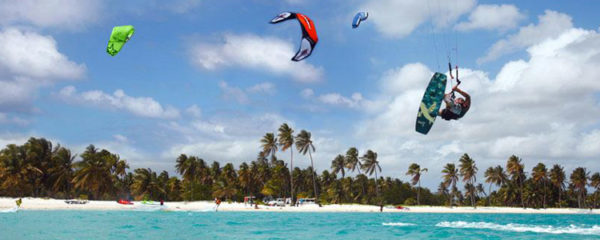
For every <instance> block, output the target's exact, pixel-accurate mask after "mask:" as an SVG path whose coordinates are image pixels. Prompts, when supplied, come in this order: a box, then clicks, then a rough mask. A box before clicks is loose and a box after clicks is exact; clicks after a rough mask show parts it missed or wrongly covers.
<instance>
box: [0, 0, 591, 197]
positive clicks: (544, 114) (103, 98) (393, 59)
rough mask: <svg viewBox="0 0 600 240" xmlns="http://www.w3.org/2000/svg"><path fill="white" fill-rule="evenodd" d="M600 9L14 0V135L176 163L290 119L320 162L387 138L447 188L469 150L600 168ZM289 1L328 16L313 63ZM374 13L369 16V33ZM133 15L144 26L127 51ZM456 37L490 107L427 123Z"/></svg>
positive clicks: (486, 160) (5, 48)
mask: <svg viewBox="0 0 600 240" xmlns="http://www.w3.org/2000/svg"><path fill="white" fill-rule="evenodd" d="M594 9H595V10H600V4H599V3H597V2H596V1H592V0H587V1H578V3H577V4H572V3H569V2H565V1H544V2H543V4H542V3H540V2H537V1H475V0H453V1H441V0H365V1H348V0H345V1H341V0H331V1H325V2H324V1H314V0H285V1H284V0H282V1H273V0H270V1H267V0H252V1H241V0H240V1H237V0H236V1H212V0H178V1H172V2H169V3H168V4H167V3H164V1H141V0H140V1H127V2H126V3H121V2H119V1H98V0H85V1H74V0H52V1H36V0H24V1H0V26H1V28H0V45H1V46H2V51H0V95H2V96H0V143H1V144H2V145H6V144H9V143H17V144H21V143H23V142H24V141H26V139H27V138H28V137H30V136H36V137H46V138H49V139H51V140H53V141H55V142H59V143H60V144H62V145H66V146H68V147H70V148H71V149H73V150H75V151H76V152H81V151H82V150H83V148H84V147H85V146H86V145H88V144H95V145H97V146H99V147H102V148H107V149H109V150H111V151H114V152H117V153H119V154H121V157H122V158H125V159H127V160H128V161H129V162H130V165H131V166H132V167H134V168H135V167H151V168H152V169H153V170H169V171H171V172H172V171H173V166H174V159H175V157H176V156H177V155H178V154H180V153H187V154H193V155H197V156H200V157H202V158H204V159H205V160H207V161H213V160H217V161H221V162H233V163H235V164H236V165H238V164H239V163H241V162H242V161H249V160H252V159H254V158H255V156H256V154H257V152H258V151H259V139H260V138H261V137H262V135H264V133H266V132H274V131H276V130H277V127H278V126H279V125H280V124H282V123H284V122H287V123H289V124H290V125H292V127H293V128H294V129H296V131H297V132H299V130H300V129H307V130H309V131H311V132H312V133H313V138H314V142H315V145H316V146H315V147H316V148H317V152H316V154H315V158H316V159H315V160H316V166H317V168H318V170H319V171H320V170H324V169H327V168H328V167H329V166H330V163H331V160H332V159H333V158H334V157H335V155H337V154H339V153H344V152H345V151H346V150H347V149H348V148H349V147H352V146H356V147H358V148H359V150H360V152H361V154H362V153H363V152H365V151H366V150H367V149H372V150H374V151H376V152H378V153H379V158H380V161H381V165H382V168H383V175H386V176H394V177H398V178H401V179H405V180H406V179H408V178H407V177H406V176H405V175H404V173H405V172H406V169H407V167H408V165H409V164H410V163H412V162H417V163H420V164H421V166H422V167H427V168H429V169H430V172H429V173H428V174H426V175H425V176H424V182H425V185H426V186H429V187H434V186H435V185H437V182H438V181H439V177H440V174H439V171H440V170H441V167H442V166H443V165H444V164H445V163H448V162H457V161H458V158H459V156H460V155H462V154H463V153H465V152H467V153H469V154H470V155H471V156H472V157H473V158H474V159H475V160H476V162H477V164H478V167H479V169H480V171H481V173H483V171H485V169H486V168H487V167H489V166H493V165H498V164H500V165H504V164H505V160H506V159H507V158H508V157H509V156H510V155H511V154H516V155H518V156H520V157H522V158H523V160H524V162H525V163H526V168H527V169H530V168H531V167H533V165H534V164H536V163H537V162H540V161H542V162H544V163H546V165H551V164H555V163H560V164H562V165H565V166H566V168H567V170H570V169H572V168H574V167H577V166H585V167H587V168H588V169H589V170H590V171H598V170H600V169H598V167H597V164H594V163H597V161H598V158H599V157H600V147H599V146H600V118H598V116H600V100H599V97H598V96H599V94H600V81H597V80H595V79H598V78H599V77H600V71H599V70H597V69H596V67H595V66H597V65H598V63H600V35H599V33H598V27H599V25H598V23H597V20H596V19H597V18H596V17H595V16H594V13H595V12H596V11H593V10H594ZM282 11H295V12H301V13H304V14H306V15H308V16H309V17H311V18H312V19H313V21H314V22H315V24H316V27H317V32H318V35H319V42H318V44H317V46H316V48H315V50H314V52H313V55H312V56H311V57H309V58H308V59H306V60H304V61H302V62H298V63H296V62H291V61H290V58H291V57H292V56H293V55H294V53H295V51H296V50H297V48H298V44H299V42H300V29H299V25H298V24H297V23H296V22H291V21H288V22H284V23H280V24H276V25H271V24H268V21H269V20H270V19H271V18H273V17H274V16H276V15H277V14H278V13H280V12H282ZM357 11H368V12H369V13H370V15H369V19H368V20H367V21H365V22H363V23H362V25H361V26H360V27H359V28H358V29H352V28H351V20H352V17H353V15H354V14H355V13H356V12H357ZM116 25H134V26H135V28H136V32H135V34H134V36H133V38H132V39H131V41H130V42H128V43H127V44H126V45H125V47H124V48H123V50H122V51H121V52H120V53H119V54H118V55H117V56H115V57H111V56H110V55H108V54H106V52H105V49H106V44H107V40H108V37H109V35H110V32H111V29H112V27H113V26H116ZM454 46H455V47H457V48H458V51H454V52H452V54H451V56H452V58H453V59H456V57H457V56H456V55H457V54H458V60H457V61H456V62H454V64H458V65H459V66H460V67H461V68H462V70H461V73H460V74H461V76H462V78H463V85H461V86H463V89H464V90H465V91H467V92H469V93H471V94H472V96H473V107H472V108H471V110H470V112H469V113H468V114H467V116H465V118H464V119H462V120H461V121H459V122H454V121H453V122H446V121H443V120H441V119H438V121H437V122H436V124H435V126H434V128H433V129H432V131H431V132H430V133H429V134H428V135H427V136H422V135H419V134H418V133H416V132H415V131H414V119H415V115H416V111H417V107H418V101H419V100H420V98H421V96H422V94H423V90H424V87H425V86H426V84H427V82H428V80H429V78H430V76H431V74H432V73H433V72H434V71H442V72H443V71H445V70H446V65H447V56H446V55H447V54H446V53H447V52H448V51H449V50H450V51H452V48H454ZM436 50H437V51H436ZM278 156H279V157H280V158H283V159H285V160H288V158H287V156H289V153H278ZM298 158H299V160H298V161H295V162H297V163H298V164H299V165H300V166H306V165H307V164H308V163H309V161H307V159H304V158H303V157H298ZM480 179H481V177H480Z"/></svg>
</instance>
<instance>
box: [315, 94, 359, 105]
mask: <svg viewBox="0 0 600 240" xmlns="http://www.w3.org/2000/svg"><path fill="white" fill-rule="evenodd" d="M318 100H319V101H320V102H322V103H325V104H329V105H338V106H344V107H348V108H358V107H360V106H361V103H362V101H363V100H364V99H363V97H362V94H360V93H354V94H352V96H351V97H349V98H348V97H344V96H342V95H341V94H339V93H327V94H323V95H320V96H319V97H318Z"/></svg>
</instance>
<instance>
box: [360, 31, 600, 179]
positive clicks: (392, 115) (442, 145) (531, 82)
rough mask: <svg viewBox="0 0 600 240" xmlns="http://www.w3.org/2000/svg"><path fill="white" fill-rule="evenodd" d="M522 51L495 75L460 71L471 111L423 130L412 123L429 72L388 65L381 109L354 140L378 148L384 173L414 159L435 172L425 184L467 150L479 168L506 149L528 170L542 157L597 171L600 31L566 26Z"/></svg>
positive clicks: (501, 160)
mask: <svg viewBox="0 0 600 240" xmlns="http://www.w3.org/2000/svg"><path fill="white" fill-rule="evenodd" d="M527 52H528V54H529V57H528V58H527V59H521V60H515V61H511V62H508V63H506V64H505V65H504V67H503V68H502V69H501V70H500V72H499V73H498V74H497V75H496V76H495V78H490V77H489V76H488V74H487V73H485V72H482V71H478V70H471V69H463V70H462V71H461V76H462V80H463V81H462V82H463V83H462V85H461V88H462V89H464V90H466V91H467V92H469V94H471V97H472V101H473V104H472V106H471V109H470V111H469V113H467V115H466V116H465V117H464V118H463V119H461V120H459V121H450V122H448V121H444V120H442V119H439V118H438V119H437V120H436V122H435V125H434V126H433V129H432V130H431V132H429V134H428V135H421V134H418V133H416V132H415V130H414V128H415V116H416V113H417V110H418V109H417V106H418V103H419V101H420V100H421V97H422V96H423V89H424V88H425V87H426V85H427V82H428V80H429V78H430V77H431V74H432V72H431V71H430V70H428V69H427V68H425V67H424V66H423V65H421V64H408V65H405V66H404V67H401V68H398V69H394V70H390V71H388V73H386V74H384V75H383V76H382V79H381V82H382V83H385V86H388V88H385V89H382V90H381V94H379V95H380V99H379V101H382V102H385V105H384V107H382V108H381V109H380V110H378V111H375V112H368V113H366V114H365V119H364V120H363V121H360V122H359V123H357V124H356V132H357V136H356V137H357V138H358V139H363V141H365V143H364V145H365V146H368V147H369V148H372V149H375V150H376V151H378V152H379V153H380V158H381V165H382V166H391V167H388V170H387V171H386V170H384V171H385V172H384V173H385V174H386V175H394V174H402V172H403V171H405V169H406V168H407V167H408V165H409V164H410V163H411V162H418V163H420V164H421V166H423V167H427V168H429V169H430V172H432V173H434V174H431V176H425V178H426V182H428V183H429V184H428V185H430V186H433V185H434V184H436V183H438V182H439V171H440V170H441V167H442V165H443V164H445V163H447V162H456V161H457V159H458V158H459V157H460V155H461V154H462V153H465V152H466V153H469V154H470V155H471V156H472V157H474V158H475V160H476V161H477V164H478V166H479V169H480V170H481V169H484V168H487V167H488V166H491V165H497V164H499V165H504V164H505V163H506V159H507V158H508V157H509V156H510V155H512V154H516V155H518V156H520V157H522V158H523V159H524V161H525V164H526V167H527V168H531V167H533V165H534V164H536V163H537V162H544V163H546V164H547V165H549V164H555V163H560V164H561V165H564V166H566V168H567V170H569V169H573V168H575V167H577V166H586V167H588V169H589V170H592V171H597V170H600V169H598V168H597V167H594V166H596V165H595V161H597V159H595V158H596V157H597V156H599V155H600V148H598V147H597V146H599V145H598V143H599V141H600V133H599V130H598V126H600V119H598V117H597V116H600V104H598V95H599V94H600V82H598V81H596V79H599V78H600V70H599V69H598V68H597V66H598V65H599V64H600V33H598V32H597V31H593V30H584V29H575V28H572V29H569V30H566V31H564V32H563V33H562V34H560V35H558V36H556V37H554V38H549V39H543V40H540V41H539V42H537V43H534V44H533V45H532V46H530V47H529V48H528V49H527ZM418 78H420V79H421V80H420V81H418V82H417V81H416V80H414V79H418ZM413 80H414V81H413ZM447 89H448V88H447Z"/></svg>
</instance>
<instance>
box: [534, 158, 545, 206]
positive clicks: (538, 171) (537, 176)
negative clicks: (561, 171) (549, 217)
mask: <svg viewBox="0 0 600 240" xmlns="http://www.w3.org/2000/svg"><path fill="white" fill-rule="evenodd" d="M531 177H532V178H533V181H534V182H535V183H539V182H541V183H542V186H543V188H544V189H543V191H544V194H543V195H544V200H543V202H542V207H543V208H546V182H547V181H548V169H546V165H544V164H543V163H538V165H536V166H535V167H534V168H533V172H532V173H531Z"/></svg>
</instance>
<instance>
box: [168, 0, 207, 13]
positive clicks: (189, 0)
mask: <svg viewBox="0 0 600 240" xmlns="http://www.w3.org/2000/svg"><path fill="white" fill-rule="evenodd" d="M200 3H202V1H201V0H177V1H169V2H168V4H166V7H167V9H169V10H170V11H172V12H174V13H177V14H184V13H187V12H189V11H191V10H192V9H194V8H197V7H198V6H200Z"/></svg>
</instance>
